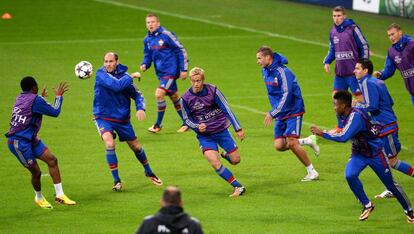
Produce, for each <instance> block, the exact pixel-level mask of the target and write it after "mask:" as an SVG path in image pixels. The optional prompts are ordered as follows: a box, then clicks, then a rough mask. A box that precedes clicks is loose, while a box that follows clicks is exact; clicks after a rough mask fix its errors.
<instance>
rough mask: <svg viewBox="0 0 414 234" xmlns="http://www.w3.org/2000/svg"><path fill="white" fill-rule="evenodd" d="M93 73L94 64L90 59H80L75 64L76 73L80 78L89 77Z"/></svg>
mask: <svg viewBox="0 0 414 234" xmlns="http://www.w3.org/2000/svg"><path fill="white" fill-rule="evenodd" d="M92 73H93V67H92V64H91V63H90V62H88V61H80V62H79V63H78V64H76V66H75V75H76V76H77V77H78V78H79V79H82V80H84V79H88V78H90V77H91V76H92Z"/></svg>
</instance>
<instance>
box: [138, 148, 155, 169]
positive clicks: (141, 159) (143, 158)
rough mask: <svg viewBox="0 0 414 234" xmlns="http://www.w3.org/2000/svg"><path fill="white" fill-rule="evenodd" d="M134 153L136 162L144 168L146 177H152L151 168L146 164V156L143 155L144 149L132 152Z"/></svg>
mask: <svg viewBox="0 0 414 234" xmlns="http://www.w3.org/2000/svg"><path fill="white" fill-rule="evenodd" d="M134 153H135V157H136V158H137V159H138V161H139V162H140V163H141V164H142V166H143V167H144V169H145V173H146V174H147V175H153V174H154V173H153V172H152V170H151V167H150V165H149V163H148V160H147V156H146V155H145V150H144V148H141V149H139V150H137V151H134Z"/></svg>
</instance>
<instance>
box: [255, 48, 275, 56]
mask: <svg viewBox="0 0 414 234" xmlns="http://www.w3.org/2000/svg"><path fill="white" fill-rule="evenodd" d="M256 53H261V54H262V55H263V56H267V55H269V56H273V53H274V52H273V50H272V48H270V47H269V46H261V47H260V48H259V49H257V52H256Z"/></svg>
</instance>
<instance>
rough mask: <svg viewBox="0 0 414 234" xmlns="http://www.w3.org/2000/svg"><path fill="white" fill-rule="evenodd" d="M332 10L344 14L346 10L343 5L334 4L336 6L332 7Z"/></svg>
mask: <svg viewBox="0 0 414 234" xmlns="http://www.w3.org/2000/svg"><path fill="white" fill-rule="evenodd" d="M332 11H340V12H342V13H343V14H344V15H346V10H345V7H343V6H336V7H334V8H333V9H332Z"/></svg>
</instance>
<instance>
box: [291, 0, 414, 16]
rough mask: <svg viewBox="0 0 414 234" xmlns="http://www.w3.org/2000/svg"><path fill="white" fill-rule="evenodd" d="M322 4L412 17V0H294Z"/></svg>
mask: <svg viewBox="0 0 414 234" xmlns="http://www.w3.org/2000/svg"><path fill="white" fill-rule="evenodd" d="M295 1H297V2H302V3H309V4H317V5H323V6H330V7H333V6H338V5H341V6H344V7H345V8H347V9H353V10H357V11H365V12H370V13H376V14H384V15H393V16H400V17H408V18H412V19H414V0H353V1H351V0H348V1H346V0H345V1H342V0H335V1H332V0H295Z"/></svg>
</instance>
